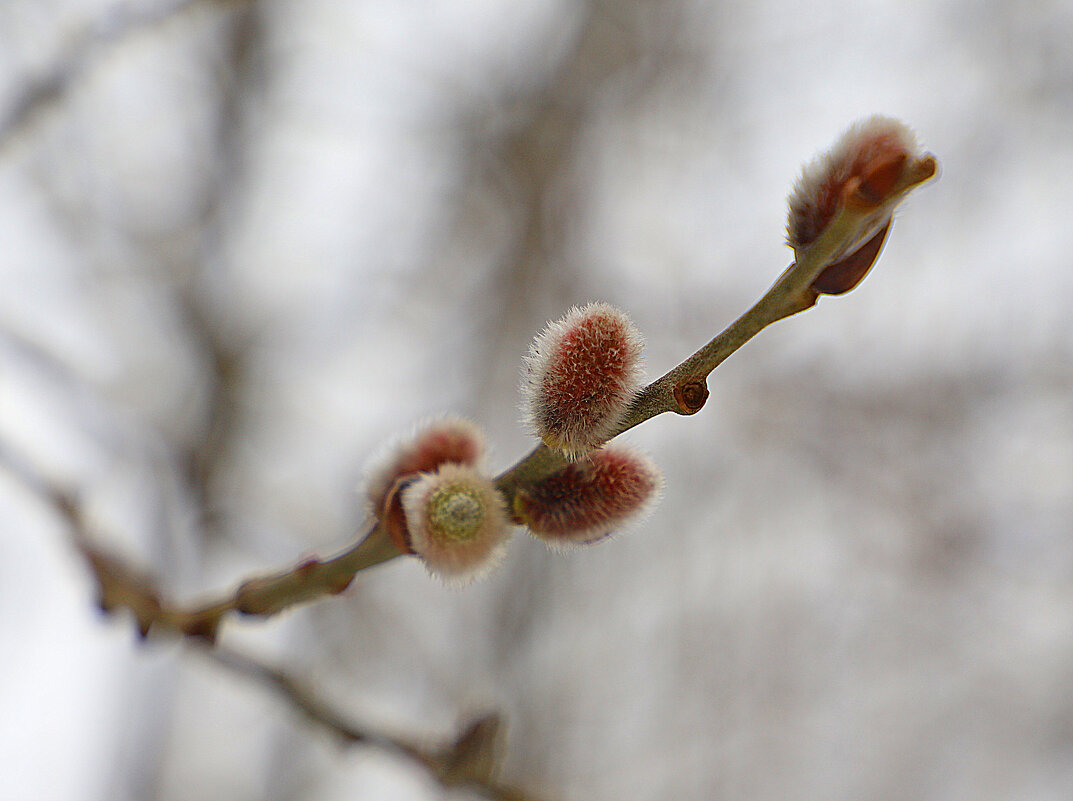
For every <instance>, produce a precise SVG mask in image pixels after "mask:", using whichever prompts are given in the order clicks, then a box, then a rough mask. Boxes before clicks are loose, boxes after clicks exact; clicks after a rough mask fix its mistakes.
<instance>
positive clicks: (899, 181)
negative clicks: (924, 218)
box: [786, 116, 938, 295]
mask: <svg viewBox="0 0 1073 801" xmlns="http://www.w3.org/2000/svg"><path fill="white" fill-rule="evenodd" d="M937 170H938V165H937V163H936V160H935V157H934V156H932V155H931V154H928V153H923V154H922V153H921V152H920V148H919V146H918V145H917V142H916V138H915V137H914V136H913V133H912V131H910V130H909V128H908V127H907V126H906V125H904V124H903V123H901V122H899V121H898V120H895V119H891V118H890V117H881V116H874V117H870V118H868V119H866V120H862V121H861V122H858V123H856V124H855V125H853V126H851V127H850V128H849V130H847V131H846V132H845V133H844V134H843V135H842V137H841V138H840V139H839V140H838V142H837V143H836V144H835V146H834V147H833V148H831V150H829V151H828V152H827V153H824V154H823V155H821V156H819V157H818V158H816V159H815V160H813V161H812V162H811V163H810V164H808V165H807V166H806V167H805V168H804V170H802V173H801V177H800V178H799V179H798V181H797V184H796V185H795V186H794V191H793V193H792V194H791V195H790V201H789V203H790V212H789V217H788V221H787V226H786V231H787V244H789V245H790V247H792V248H793V249H794V254H795V257H796V258H797V259H799V260H800V259H801V257H802V254H803V253H804V252H805V251H806V250H807V249H808V247H809V246H810V245H812V244H813V243H814V242H815V241H816V240H818V239H820V237H821V236H822V235H823V234H824V232H825V231H826V230H827V228H828V227H829V226H830V224H831V223H832V222H833V221H834V220H835V219H836V218H837V217H838V216H839V215H840V214H841V213H843V212H846V213H847V214H850V215H852V225H851V226H850V228H849V230H848V233H847V234H846V235H845V237H844V241H842V242H841V243H840V244H839V246H838V247H837V248H836V250H835V252H834V254H833V255H832V256H831V258H830V259H829V262H828V266H827V267H825V268H824V270H823V272H821V273H820V275H819V276H818V277H817V278H816V280H815V282H814V283H813V285H812V286H813V288H814V289H815V290H816V291H817V292H820V293H823V294H831V295H837V294H841V293H842V292H848V291H849V290H850V289H853V287H855V286H856V285H857V283H858V282H860V280H861V279H862V278H864V275H865V273H867V272H868V270H869V269H870V268H871V266H872V264H873V263H874V262H875V260H876V258H877V257H878V256H879V251H880V249H881V248H882V246H883V241H884V239H885V237H886V235H887V231H888V229H889V228H890V223H891V218H892V215H893V214H894V209H895V207H897V205H898V204H899V203H900V202H901V201H902V200H903V199H904V198H905V196H906V194H907V193H908V192H909V191H910V190H911V189H912V188H914V187H915V186H917V185H918V184H920V183H923V182H924V181H926V180H928V179H929V178H931V177H932V176H934V175H935V173H936V171H937Z"/></svg>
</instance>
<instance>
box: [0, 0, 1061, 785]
mask: <svg viewBox="0 0 1073 801" xmlns="http://www.w3.org/2000/svg"><path fill="white" fill-rule="evenodd" d="M1071 40H1073V5H1071V4H1070V3H1069V2H1068V1H1067V0H1053V2H1037V3H1031V4H1030V3H1000V2H995V1H994V0H992V1H991V2H967V0H955V2H938V0H933V1H932V2H921V3H913V4H906V3H896V2H893V1H890V2H881V1H880V0H873V1H872V2H850V1H849V0H845V1H844V2H825V3H818V4H817V3H796V2H777V1H776V0H749V1H748V2H746V0H731V1H729V2H722V3H712V2H701V1H700V0H607V1H606V2H598V3H597V2H592V3H580V2H566V0H559V1H558V2H555V1H554V0H465V2H448V1H447V0H425V1H424V2H418V1H417V0H394V2H384V1H382V0H381V1H374V0H364V1H363V0H352V2H334V1H333V0H304V2H296V1H295V0H288V1H287V2H283V1H282V0H281V1H278V2H248V3H243V2H223V0H220V2H210V1H209V0H194V1H193V2H191V1H190V0H186V1H185V2H175V1H174V0H173V2H171V3H170V4H165V5H159V4H155V3H151V2H149V0H145V1H144V2H141V1H139V2H129V3H125V4H118V3H116V2H114V0H112V1H110V2H105V1H104V0H5V2H3V3H0V286H2V287H3V289H2V290H0V453H2V454H4V455H5V457H6V458H8V459H9V460H10V459H17V460H18V461H20V462H22V463H24V464H31V465H33V467H34V469H36V470H38V471H40V472H41V473H42V474H43V475H46V476H48V477H49V479H50V480H51V481H54V482H56V483H58V484H62V485H63V486H68V487H71V488H73V489H76V490H77V491H78V492H79V493H80V497H81V499H82V501H83V503H84V504H85V507H86V509H87V511H88V513H89V514H90V515H91V516H92V519H93V521H94V523H95V529H96V530H97V531H98V532H99V535H100V537H99V539H100V540H101V541H102V542H104V543H106V544H107V545H108V546H109V547H111V548H114V549H115V550H117V551H119V552H121V553H123V554H125V555H126V556H127V557H128V558H130V559H131V560H134V561H136V562H137V563H138V564H140V565H142V566H144V567H145V568H146V569H148V570H151V571H152V572H153V573H154V574H155V575H157V576H158V577H159V578H160V580H161V582H162V583H163V585H164V586H165V587H166V588H167V590H168V591H169V592H170V593H172V594H173V595H174V596H176V597H179V598H183V599H188V598H193V597H196V596H198V595H199V594H202V593H209V592H212V591H214V590H219V589H223V588H226V587H230V586H233V585H234V584H235V583H236V582H237V581H238V580H240V579H241V578H242V577H244V576H247V575H249V574H251V573H255V572H258V571H263V570H266V569H272V568H275V567H278V566H284V565H289V564H293V563H294V562H295V560H297V559H298V558H299V557H300V556H301V555H303V554H308V553H330V552H331V551H333V550H336V549H338V548H339V547H341V546H342V545H344V544H345V543H346V542H347V541H348V539H349V538H351V537H352V536H353V534H354V532H355V531H357V530H358V529H359V527H360V526H361V524H362V520H363V509H362V504H361V499H360V496H359V494H358V492H357V487H358V486H359V485H360V482H361V477H362V474H363V471H364V469H365V466H366V464H367V462H368V460H369V458H370V457H371V456H372V455H373V454H375V453H376V452H377V451H378V449H380V448H381V446H382V445H383V443H384V441H385V440H386V439H390V437H391V436H392V435H393V434H395V433H398V432H403V431H405V430H407V429H408V427H409V426H410V425H411V424H412V423H414V422H415V421H416V420H418V419H420V418H422V417H424V416H427V415H430V414H435V413H437V412H443V411H450V412H454V413H458V414H463V415H466V416H469V417H471V418H473V419H474V420H476V421H478V422H479V423H480V424H481V425H482V426H484V427H485V428H486V430H487V431H488V434H489V439H490V441H491V442H492V443H493V444H494V457H493V460H492V466H493V468H494V469H495V470H497V471H498V470H501V469H504V468H506V467H507V466H509V465H510V464H511V463H513V461H514V460H515V459H516V458H517V457H519V456H520V455H522V454H523V453H524V452H525V451H527V450H528V448H529V447H530V444H531V443H530V440H529V438H528V437H527V435H526V433H525V431H524V428H523V426H522V425H520V424H519V416H520V415H519V412H518V398H517V381H518V375H519V364H520V357H521V355H522V354H523V353H524V352H525V350H526V348H527V346H528V342H529V340H530V338H531V337H532V336H533V334H534V333H535V332H536V331H537V330H538V329H539V328H540V327H541V326H542V325H543V323H544V322H545V321H546V320H548V319H552V318H557V317H559V316H560V315H561V314H562V313H563V312H564V311H565V309H566V308H567V307H569V306H570V305H573V304H576V303H583V302H587V301H590V300H594V299H602V300H607V301H610V302H612V303H615V304H617V305H620V306H621V307H623V308H624V309H626V310H627V311H628V312H629V313H630V315H631V316H632V317H633V319H634V320H635V322H636V323H637V325H638V326H639V328H640V329H641V330H642V331H644V332H646V334H647V336H648V351H647V353H648V365H649V373H650V375H651V376H653V377H655V376H657V375H660V374H662V373H663V372H664V371H665V370H666V369H668V368H669V367H670V366H672V365H673V364H675V363H676V362H677V361H679V360H680V359H682V358H684V357H685V356H686V355H688V354H689V353H691V352H692V351H693V350H694V349H695V348H696V347H697V346H699V345H700V344H702V343H703V342H705V341H707V340H708V339H709V338H710V337H711V336H712V335H714V334H715V333H716V332H717V331H718V330H720V329H721V328H722V327H724V326H725V325H726V324H727V323H729V322H730V321H731V320H732V319H733V318H734V317H736V316H737V315H738V314H740V313H741V312H742V311H744V310H745V309H746V308H747V307H748V306H749V305H750V304H751V303H752V302H753V301H754V300H756V299H757V298H758V297H759V296H760V295H761V294H762V292H763V291H764V290H765V289H766V288H767V286H768V285H769V284H770V283H771V282H772V281H773V280H774V279H775V278H776V277H777V275H778V274H779V273H780V272H781V271H782V269H783V268H784V267H785V266H786V264H787V263H788V261H789V257H790V253H789V250H788V249H787V248H786V247H785V246H784V245H783V233H784V232H783V226H784V223H785V197H786V195H787V193H788V191H789V189H790V187H791V184H792V182H793V180H794V178H795V177H796V175H797V172H798V170H799V169H800V165H801V164H802V163H803V162H804V161H806V160H807V159H809V158H811V157H812V156H813V155H814V154H815V153H816V152H817V151H819V150H821V149H822V148H824V147H825V146H827V145H828V144H829V143H830V142H832V141H833V140H834V139H835V137H836V136H837V135H838V134H839V133H840V132H841V131H842V130H843V129H844V128H845V127H846V126H847V125H848V124H850V123H851V122H853V121H854V120H856V119H858V118H860V117H862V116H866V115H868V114H872V113H875V112H882V113H885V114H890V115H893V116H897V117H899V118H901V119H904V120H905V121H907V122H908V123H909V124H910V125H912V126H913V127H914V129H915V130H916V131H917V132H918V133H919V135H920V138H921V141H922V142H923V144H924V145H925V147H926V148H927V149H928V150H930V151H932V152H933V153H935V154H936V155H937V156H938V158H939V161H940V164H941V167H942V174H941V177H940V179H939V180H938V181H937V182H933V183H931V184H928V185H926V186H925V187H923V188H921V189H920V190H918V191H917V192H916V193H915V194H914V195H913V196H912V198H911V199H910V200H909V202H908V203H907V204H906V206H905V208H904V209H903V210H902V211H901V213H900V215H899V218H898V220H897V221H896V223H895V225H894V228H893V230H892V236H891V238H890V240H889V242H888V244H887V247H886V249H885V252H884V253H883V255H882V257H881V259H880V261H879V263H878V265H877V267H876V269H875V270H874V271H873V272H872V274H870V275H869V277H868V279H867V280H866V281H865V282H864V283H863V284H862V285H861V286H860V288H859V289H857V290H856V291H854V292H853V293H852V294H851V295H848V296H846V297H844V298H828V299H824V300H821V302H820V303H819V305H818V306H817V307H816V308H815V309H814V310H811V311H809V312H807V313H805V314H803V315H800V316H798V317H794V318H792V319H790V320H788V321H785V322H782V323H779V324H777V325H776V326H774V327H773V328H771V329H770V330H768V331H765V332H763V333H762V334H761V335H760V336H759V337H758V338H757V339H756V340H755V341H754V342H752V343H750V344H749V345H747V346H746V348H745V349H744V350H743V351H741V352H740V353H738V354H737V355H735V356H734V357H732V358H731V359H730V360H729V361H728V362H727V363H726V364H725V365H723V366H722V367H721V368H720V369H719V370H718V371H717V372H716V373H715V374H713V376H712V378H711V380H710V382H709V386H710V388H711V392H712V394H711V398H710V399H709V401H708V404H707V407H706V408H705V409H704V410H703V411H702V412H701V413H700V414H699V415H697V416H695V417H692V418H688V419H683V418H677V417H671V416H664V417H661V418H657V419H656V420H653V421H651V422H649V423H647V424H645V425H644V426H642V427H640V428H639V429H637V430H636V431H634V432H631V434H630V435H628V439H629V440H630V441H631V442H633V443H634V444H637V445H639V446H641V447H643V448H645V449H646V450H648V451H649V452H651V453H652V454H653V456H654V457H655V459H656V461H657V462H658V463H659V464H660V465H661V466H662V468H663V469H664V471H665V473H666V478H667V490H666V494H665V497H664V499H663V502H662V504H661V505H660V506H659V507H658V508H657V510H656V511H655V513H654V514H653V515H652V516H651V517H650V518H649V519H648V520H647V521H646V522H645V523H644V524H643V525H642V526H640V527H637V528H635V529H634V530H632V531H630V532H627V533H625V534H623V535H622V536H621V537H619V538H617V539H614V540H612V541H610V542H607V543H604V544H601V545H599V546H597V547H593V548H590V549H587V550H584V551H580V552H576V553H573V554H569V555H562V554H552V553H549V552H548V551H547V550H546V549H545V548H544V547H543V546H542V545H540V544H539V543H538V542H536V541H533V540H531V539H528V538H527V537H525V536H524V535H519V536H517V537H516V538H515V541H514V543H513V546H512V549H511V553H510V556H509V558H508V560H507V562H506V563H505V565H504V566H503V567H502V568H501V569H500V570H499V571H498V572H497V573H495V574H494V575H493V577H492V578H491V579H489V580H488V581H486V582H484V583H481V584H478V585H475V586H473V587H471V588H469V589H466V590H465V591H462V592H458V591H453V590H449V589H446V588H444V587H442V586H441V585H439V584H438V583H436V582H435V581H433V580H430V579H429V578H428V577H427V575H426V574H425V572H424V570H423V569H422V568H421V566H420V565H419V564H418V563H416V562H414V561H412V560H396V561H395V562H392V563H391V564H390V565H388V566H385V567H383V568H379V569H377V570H375V571H370V572H369V573H367V574H363V575H362V576H361V577H359V580H358V581H356V582H355V584H354V585H353V586H352V588H351V589H350V590H349V591H348V592H347V593H346V594H345V596H343V597H342V598H340V599H333V600H328V601H324V602H322V603H319V604H315V605H312V606H308V607H304V608H302V609H300V610H296V611H293V612H291V613H289V614H287V615H284V616H282V617H281V618H279V619H277V620H274V621H272V622H269V623H258V622H250V621H241V620H239V621H231V623H230V624H229V625H228V626H227V629H226V633H225V636H224V640H225V641H226V642H228V643H230V644H232V645H235V646H236V647H241V648H243V649H245V650H247V651H250V652H251V653H255V654H258V655H260V656H262V657H264V658H265V659H267V660H269V661H271V662H272V663H274V664H278V665H281V666H283V667H285V668H286V669H287V670H288V671H290V672H292V673H293V674H294V675H296V676H299V677H301V678H302V679H303V680H304V681H307V682H308V683H309V684H311V685H312V686H314V687H315V688H316V689H317V690H318V691H320V692H322V693H323V694H324V695H325V696H327V697H328V698H330V699H331V700H332V702H333V703H334V704H335V705H336V706H337V707H338V708H339V709H340V710H342V711H343V712H344V713H345V714H347V715H348V716H350V717H352V718H354V719H355V720H359V721H364V722H366V723H368V724H369V725H373V726H377V727H380V728H382V729H384V730H385V731H391V732H400V733H404V734H407V735H413V736H417V737H426V738H429V739H430V740H436V739H442V738H446V737H449V736H451V734H452V733H453V732H454V731H456V730H457V726H458V724H459V722H460V721H462V720H465V719H466V718H467V717H468V716H470V715H471V714H473V713H475V712H479V711H482V710H488V709H496V710H500V711H502V712H503V714H504V715H505V716H506V718H507V720H508V722H509V745H508V755H507V759H506V763H505V778H507V779H509V780H510V781H511V782H513V783H515V784H518V785H520V786H522V787H525V788H528V789H530V790H532V791H533V792H534V793H535V792H539V793H541V794H542V795H543V796H544V797H546V798H548V799H550V800H551V801H604V800H606V801H612V800H613V799H614V800H617V799H630V800H631V801H663V800H665V799H675V800H676V801H707V800H708V799H734V800H737V799H750V801H767V800H769V799H770V800H771V801H775V800H776V799H778V800H780V801H782V800H784V799H824V800H825V801H850V800H851V799H929V801H930V800H931V799H934V800H935V801H953V800H955V799H957V800H958V801H961V800H964V801H990V800H991V799H994V801H999V799H1001V800H1002V801H1051V800H1053V801H1064V800H1065V799H1068V798H1069V797H1070V794H1071V792H1073V316H1071V314H1070V308H1071V306H1073V269H1071V268H1070V262H1069V259H1070V255H1069V254H1070V253H1071V252H1073V224H1071V222H1070V221H1071V220H1073V201H1071V200H1070V193H1069V187H1070V186H1071V185H1073V48H1071V47H1070V41H1071ZM9 467H10V462H8V463H7V466H5V462H3V461H0V653H2V655H3V658H2V659H0V776H2V777H3V779H2V781H0V787H2V789H0V797H2V798H4V799H12V800H13V801H18V800H20V799H27V800H30V799H33V801H52V800H53V799H54V800H55V801H69V800H70V799H79V800H80V801H96V800H97V799H101V801H104V800H105V799H107V800H108V801H124V800H125V799H158V800H159V801H172V800H174V801H213V800H214V799H223V798H226V799H229V801H243V799H249V800H250V801H253V800H254V799H273V800H275V799H279V800H282V799H300V800H302V801H305V800H307V799H308V800H309V801H314V800H315V801H334V800H335V799H339V800H340V801H342V799H387V800H388V801H395V800H396V799H397V800H398V801H424V800H426V799H440V798H446V797H448V795H449V794H447V793H446V792H445V791H444V790H442V789H441V788H439V787H438V786H437V785H435V784H434V783H433V782H432V781H431V780H430V779H429V778H428V776H427V775H426V774H424V773H423V772H422V771H420V770H419V769H417V768H415V767H414V766H413V765H412V764H410V763H408V762H406V761H404V760H400V759H398V758H396V757H392V756H387V755H385V754H383V753H381V752H379V751H376V750H371V749H363V748H358V747H354V748H350V749H343V748H339V747H338V746H337V744H336V743H335V742H333V741H332V740H330V739H329V738H328V737H327V736H326V735H325V734H324V733H322V732H320V731H316V730H313V729H310V728H309V727H308V726H307V725H306V724H305V723H303V722H302V721H301V720H300V719H299V717H298V716H297V715H295V714H294V712H293V710H291V709H290V708H288V707H287V706H286V705H284V704H282V703H281V702H280V701H279V699H277V698H276V697H273V696H271V695H270V694H268V693H267V692H266V691H265V690H264V688H262V687H260V686H257V685H254V684H252V683H250V682H248V681H244V680H242V679H241V678H238V677H236V676H234V675H232V674H230V673H228V672H226V671H224V670H222V669H221V668H220V667H219V666H217V665H214V664H212V663H211V662H209V661H207V660H205V659H204V658H203V657H201V656H199V655H197V654H196V653H191V652H189V651H188V650H185V649H182V648H180V647H178V646H176V645H175V644H173V643H169V642H150V643H149V644H142V643H139V642H137V641H136V638H135V637H134V636H133V633H132V626H131V624H130V621H129V620H127V619H107V618H102V617H101V616H100V615H98V614H97V612H96V611H95V608H94V604H93V601H94V598H93V588H92V582H91V580H90V577H89V575H88V574H87V571H86V570H85V567H84V565H83V564H82V563H81V562H80V560H79V558H78V556H77V555H76V554H75V553H74V551H73V550H72V548H71V546H70V543H69V541H68V539H67V534H66V530H65V527H64V524H63V520H62V519H61V518H60V517H59V516H58V515H57V514H56V513H55V511H54V510H53V509H51V508H50V507H49V505H48V504H47V503H46V502H44V501H43V500H42V499H41V498H40V497H39V496H38V494H37V493H36V492H35V490H34V489H33V488H32V487H28V486H27V485H26V484H25V483H24V482H23V481H21V480H20V478H19V476H18V475H17V473H16V472H14V471H12V470H11V469H9ZM450 797H452V798H454V797H459V798H461V797H464V794H462V793H456V794H455V795H451V796H450Z"/></svg>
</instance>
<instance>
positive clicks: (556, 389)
mask: <svg viewBox="0 0 1073 801" xmlns="http://www.w3.org/2000/svg"><path fill="white" fill-rule="evenodd" d="M643 348H644V339H643V337H642V336H641V334H640V332H639V331H638V330H637V329H636V327H635V326H634V325H633V323H632V322H631V321H630V319H629V317H627V316H626V314H625V313H624V312H622V311H621V310H619V309H616V308H615V307H614V306H611V305H609V304H607V303H590V304H589V305H587V306H584V307H580V308H579V307H576V306H575V307H574V308H572V309H570V311H568V312H567V313H566V315H565V316H564V317H563V318H562V319H561V320H559V321H557V322H553V323H549V324H548V326H547V328H545V329H544V331H543V332H541V333H540V334H539V335H538V336H537V337H536V339H535V340H534V341H533V344H532V346H531V347H530V351H529V355H528V357H526V360H525V367H526V372H525V385H524V387H523V393H524V395H525V398H526V406H527V411H528V416H529V420H530V423H531V425H532V427H533V429H534V431H535V433H536V434H537V436H539V437H540V438H541V439H542V440H543V441H544V443H545V444H546V445H547V446H548V447H549V448H552V449H555V450H559V451H562V452H563V453H564V454H566V455H567V456H568V457H570V458H577V457H578V456H581V455H582V454H584V453H587V452H588V451H590V450H592V449H594V448H598V447H599V446H600V445H601V444H603V443H604V442H605V441H606V440H607V439H608V438H609V437H611V436H612V435H613V434H614V433H615V429H616V426H617V425H618V424H619V422H620V421H621V420H622V418H623V416H624V415H625V413H626V410H627V409H628V408H629V405H630V402H631V401H632V400H633V398H634V396H635V395H636V394H637V391H638V390H639V389H640V386H641V381H642V379H643V376H644V371H643V368H642V365H641V354H642V350H643Z"/></svg>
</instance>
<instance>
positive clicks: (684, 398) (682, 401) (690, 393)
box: [672, 378, 709, 415]
mask: <svg viewBox="0 0 1073 801" xmlns="http://www.w3.org/2000/svg"><path fill="white" fill-rule="evenodd" d="M672 392H673V394H674V402H675V403H677V404H678V411H679V412H680V413H681V414H684V415H689V414H696V413H697V412H699V411H700V410H701V409H703V408H704V404H705V403H706V402H707V400H708V394H709V393H708V382H707V381H706V380H705V379H704V378H691V379H689V380H688V381H685V382H682V383H677V384H675V385H674V389H673V390H672Z"/></svg>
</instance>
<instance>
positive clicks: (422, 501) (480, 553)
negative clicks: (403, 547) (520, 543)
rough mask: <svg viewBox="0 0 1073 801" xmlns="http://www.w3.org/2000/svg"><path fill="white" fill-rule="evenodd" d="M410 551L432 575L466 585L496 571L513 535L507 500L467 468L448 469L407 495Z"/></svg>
mask: <svg viewBox="0 0 1073 801" xmlns="http://www.w3.org/2000/svg"><path fill="white" fill-rule="evenodd" d="M401 494H402V510H403V513H404V515H405V520H406V528H407V532H408V539H409V544H410V547H411V548H412V549H413V551H414V553H416V554H417V555H418V556H420V557H421V558H422V559H423V560H424V562H425V565H426V567H427V568H428V570H429V572H430V573H432V574H433V575H435V576H438V577H440V578H442V579H444V580H446V581H448V582H451V583H466V582H468V581H471V580H473V579H475V578H478V577H479V576H481V575H483V574H484V573H486V572H488V571H489V570H490V569H491V568H492V567H494V566H495V564H496V562H497V561H498V559H499V556H500V555H501V553H502V550H503V546H504V545H505V543H506V540H507V537H508V536H509V533H510V522H509V520H508V519H507V512H506V506H505V504H504V502H503V496H502V495H500V494H499V492H498V491H497V490H496V488H495V486H494V485H493V484H492V481H491V480H490V479H488V478H486V477H485V476H483V475H481V474H480V473H479V472H478V471H477V470H475V469H474V468H472V467H469V466H466V465H459V464H445V465H442V466H441V467H440V468H439V469H438V470H436V472H434V473H422V474H420V475H419V476H418V477H417V478H416V479H415V480H414V481H413V483H411V484H410V485H409V486H407V487H405V488H404V489H403V490H402V493H401Z"/></svg>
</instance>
